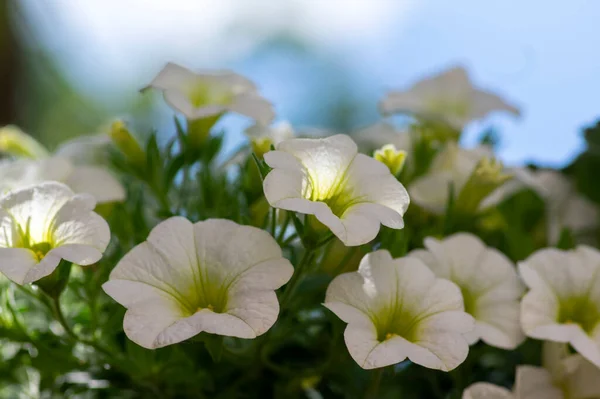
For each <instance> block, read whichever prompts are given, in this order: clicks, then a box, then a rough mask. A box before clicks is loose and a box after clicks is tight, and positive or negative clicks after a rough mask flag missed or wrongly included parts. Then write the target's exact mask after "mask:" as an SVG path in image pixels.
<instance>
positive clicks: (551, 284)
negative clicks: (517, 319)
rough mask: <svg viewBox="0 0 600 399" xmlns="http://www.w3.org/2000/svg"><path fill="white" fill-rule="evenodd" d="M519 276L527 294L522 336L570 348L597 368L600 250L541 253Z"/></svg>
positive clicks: (524, 265) (521, 268)
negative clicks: (526, 289)
mask: <svg viewBox="0 0 600 399" xmlns="http://www.w3.org/2000/svg"><path fill="white" fill-rule="evenodd" d="M519 272H520V274H521V277H522V278H523V280H524V281H525V284H527V286H528V287H529V289H530V291H529V292H528V293H527V294H526V295H525V297H524V298H523V300H522V301H521V325H522V327H523V331H524V332H525V334H526V335H527V336H529V337H532V338H537V339H543V340H549V341H555V342H563V343H569V344H571V346H572V347H573V348H575V350H576V351H577V352H579V353H580V354H581V355H582V356H583V357H585V358H586V359H588V360H589V361H590V362H592V363H594V364H595V365H597V366H599V367H600V324H599V323H600V289H599V287H600V251H598V250H597V249H594V248H591V247H586V246H579V247H577V248H576V249H575V250H570V251H561V250H558V249H555V248H547V249H542V250H539V251H537V252H535V253H534V254H533V255H531V256H530V257H529V258H527V259H526V260H525V261H523V262H520V263H519Z"/></svg>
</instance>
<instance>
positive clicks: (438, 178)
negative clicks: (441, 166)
mask: <svg viewBox="0 0 600 399" xmlns="http://www.w3.org/2000/svg"><path fill="white" fill-rule="evenodd" d="M451 183H453V176H452V174H451V173H450V172H436V173H432V174H428V175H425V176H422V177H419V178H417V179H416V180H415V181H414V182H412V183H411V185H410V186H409V187H408V193H409V194H410V198H411V200H412V202H414V203H415V204H417V205H419V206H420V207H422V208H424V209H426V210H428V211H430V212H432V213H434V214H437V215H441V214H443V213H444V212H445V210H446V206H447V205H448V198H449V196H450V184H451ZM460 188H461V187H456V186H455V185H453V190H454V194H455V195H456V194H457V193H458V192H459V190H460Z"/></svg>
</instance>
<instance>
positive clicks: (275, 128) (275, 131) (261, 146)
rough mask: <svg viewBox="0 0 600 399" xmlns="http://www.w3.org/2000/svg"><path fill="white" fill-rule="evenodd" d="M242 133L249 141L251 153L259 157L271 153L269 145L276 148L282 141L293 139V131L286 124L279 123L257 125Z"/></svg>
mask: <svg viewBox="0 0 600 399" xmlns="http://www.w3.org/2000/svg"><path fill="white" fill-rule="evenodd" d="M244 133H246V136H247V137H248V139H249V140H250V144H251V146H252V151H254V153H255V154H256V155H257V156H259V157H262V156H263V155H264V154H265V153H267V152H269V151H271V145H273V146H277V145H278V144H279V143H281V142H282V141H285V140H287V139H291V138H292V137H294V129H293V128H292V125H290V124H289V123H288V122H279V123H277V124H274V125H271V126H265V125H262V124H259V123H257V124H254V125H252V126H250V127H249V128H248V129H246V130H245V132H244Z"/></svg>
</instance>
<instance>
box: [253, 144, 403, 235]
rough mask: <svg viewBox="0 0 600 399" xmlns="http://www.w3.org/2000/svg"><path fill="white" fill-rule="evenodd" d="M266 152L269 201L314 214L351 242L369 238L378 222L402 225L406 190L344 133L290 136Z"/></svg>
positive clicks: (264, 185) (398, 227) (397, 226)
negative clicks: (309, 136)
mask: <svg viewBox="0 0 600 399" xmlns="http://www.w3.org/2000/svg"><path fill="white" fill-rule="evenodd" d="M264 158H265V161H266V163H267V164H268V165H269V166H270V167H271V168H273V170H272V171H271V172H269V174H268V175H267V176H266V178H265V180H264V184H263V187H264V192H265V196H266V198H267V200H268V201H269V204H271V206H273V207H275V208H280V209H286V210H290V211H296V212H300V213H304V214H308V215H315V217H316V218H317V219H318V220H319V221H320V222H321V223H323V224H324V225H325V226H327V227H328V228H329V229H331V231H332V232H333V233H334V234H335V235H336V236H337V237H338V238H339V239H340V240H341V241H342V242H344V244H346V245H347V246H353V245H361V244H364V243H367V242H369V241H371V240H372V239H374V238H375V236H376V235H377V233H378V232H379V228H380V224H383V225H384V226H387V227H390V228H394V229H400V228H402V227H403V226H404V220H403V218H402V217H403V215H404V212H405V211H406V208H407V207H408V204H409V198H408V194H407V192H406V190H405V189H404V187H403V186H402V184H400V182H398V180H397V179H396V178H395V177H394V176H393V175H392V174H391V173H390V171H389V169H388V168H387V167H386V166H385V165H384V164H382V163H381V162H378V161H376V160H375V159H373V158H371V157H369V156H366V155H364V154H359V153H358V150H357V147H356V144H355V143H354V141H352V139H351V138H350V137H348V136H346V135H341V134H340V135H335V136H331V137H328V138H325V139H290V140H286V141H284V142H282V143H280V144H279V145H278V146H277V150H276V151H271V152H268V153H266V154H265V155H264Z"/></svg>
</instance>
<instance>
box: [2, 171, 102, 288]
mask: <svg viewBox="0 0 600 399" xmlns="http://www.w3.org/2000/svg"><path fill="white" fill-rule="evenodd" d="M95 206H96V201H95V200H94V198H93V197H92V196H90V195H87V194H74V193H73V191H71V189H69V188H68V187H67V186H65V185H64V184H61V183H58V182H46V183H42V184H40V185H36V186H32V187H29V188H25V189H21V190H16V191H11V192H10V193H9V194H7V195H5V196H3V197H0V225H1V226H0V227H1V228H0V272H2V273H3V274H4V275H5V276H6V277H8V278H9V279H11V280H12V281H14V282H16V283H18V284H27V283H31V282H33V281H36V280H39V279H41V278H42V277H45V276H47V275H49V274H51V273H52V271H54V269H56V267H57V266H58V264H59V263H60V260H61V259H64V260H66V261H68V262H72V263H76V264H78V265H83V266H85V265H90V264H92V263H96V262H97V261H98V260H100V258H101V257H102V254H103V252H104V250H105V249H106V246H107V245H108V242H109V240H110V231H109V229H108V224H107V223H106V221H105V220H104V219H102V218H101V217H100V216H99V215H97V214H96V213H94V212H93V209H94V207H95Z"/></svg>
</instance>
